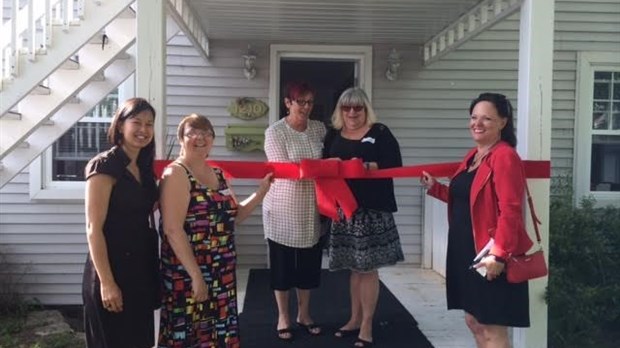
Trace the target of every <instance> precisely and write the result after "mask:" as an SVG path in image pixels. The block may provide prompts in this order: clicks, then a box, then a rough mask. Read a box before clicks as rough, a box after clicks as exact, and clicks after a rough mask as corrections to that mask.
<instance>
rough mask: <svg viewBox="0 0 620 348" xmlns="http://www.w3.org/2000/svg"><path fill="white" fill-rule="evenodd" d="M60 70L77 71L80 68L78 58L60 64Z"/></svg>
mask: <svg viewBox="0 0 620 348" xmlns="http://www.w3.org/2000/svg"><path fill="white" fill-rule="evenodd" d="M61 68H62V69H66V70H78V69H79V68H80V60H79V57H78V56H77V55H76V56H73V57H71V58H69V59H67V60H65V62H64V63H62V66H61Z"/></svg>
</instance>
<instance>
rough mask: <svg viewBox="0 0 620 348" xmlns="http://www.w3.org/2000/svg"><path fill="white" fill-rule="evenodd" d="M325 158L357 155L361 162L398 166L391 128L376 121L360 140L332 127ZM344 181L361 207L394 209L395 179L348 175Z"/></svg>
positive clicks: (385, 166) (395, 208) (393, 210)
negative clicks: (364, 177)
mask: <svg viewBox="0 0 620 348" xmlns="http://www.w3.org/2000/svg"><path fill="white" fill-rule="evenodd" d="M323 151H324V152H323V157H324V158H331V157H338V158H340V159H343V160H348V159H351V158H354V157H355V158H360V159H362V161H364V162H376V163H377V165H378V166H379V169H385V168H394V167H401V166H402V165H403V161H402V158H401V156H400V146H399V145H398V141H397V140H396V138H395V137H394V135H393V134H392V132H390V129H389V128H388V127H387V126H386V125H384V124H381V123H375V124H373V125H372V127H371V128H370V130H368V132H367V133H366V134H364V136H363V137H362V138H361V139H360V140H350V139H345V138H343V137H342V135H341V134H340V131H337V130H334V129H331V130H330V131H329V132H328V133H327V135H326V136H325V147H324V150H323ZM346 181H347V184H348V185H349V188H350V189H351V191H352V192H353V195H354V196H355V198H356V199H357V204H358V205H359V207H361V208H368V209H374V210H380V211H389V212H395V211H397V210H398V208H397V206H396V198H395V197H394V181H393V180H392V179H347V180H346Z"/></svg>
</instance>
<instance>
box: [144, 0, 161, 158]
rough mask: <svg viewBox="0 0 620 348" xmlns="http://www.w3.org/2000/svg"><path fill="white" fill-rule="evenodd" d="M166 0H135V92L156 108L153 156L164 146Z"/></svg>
mask: <svg viewBox="0 0 620 348" xmlns="http://www.w3.org/2000/svg"><path fill="white" fill-rule="evenodd" d="M165 1H167V0H137V4H138V11H137V15H138V35H137V42H136V46H137V48H138V50H137V60H136V96H138V97H142V98H145V99H147V100H148V101H149V102H150V103H151V105H152V106H153V107H154V108H155V112H156V113H157V116H156V118H155V143H156V156H157V158H163V156H164V154H165V146H166V129H167V128H166V115H167V114H166V16H165V13H166V6H165Z"/></svg>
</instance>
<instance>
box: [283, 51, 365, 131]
mask: <svg viewBox="0 0 620 348" xmlns="http://www.w3.org/2000/svg"><path fill="white" fill-rule="evenodd" d="M355 72H356V62H355V61H344V60H307V59H282V60H281V61H280V96H279V103H280V118H282V117H284V116H286V107H285V106H284V93H286V85H287V84H288V83H289V82H291V81H302V82H307V83H308V84H310V86H311V87H312V88H314V89H315V90H316V95H315V96H314V108H313V109H312V114H311V115H310V118H311V119H313V120H320V121H323V123H325V125H327V126H329V125H331V117H332V112H334V107H335V106H336V103H337V102H338V97H340V94H341V93H342V92H343V91H344V90H345V89H347V88H349V87H353V86H356V85H357V84H358V82H357V81H358V79H357V78H356V73H355Z"/></svg>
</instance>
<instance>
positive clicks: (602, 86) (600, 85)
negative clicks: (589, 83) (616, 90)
mask: <svg viewBox="0 0 620 348" xmlns="http://www.w3.org/2000/svg"><path fill="white" fill-rule="evenodd" d="M610 86H611V84H609V83H606V82H597V83H595V84H594V99H603V100H608V99H609V91H610V88H609V87H610Z"/></svg>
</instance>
